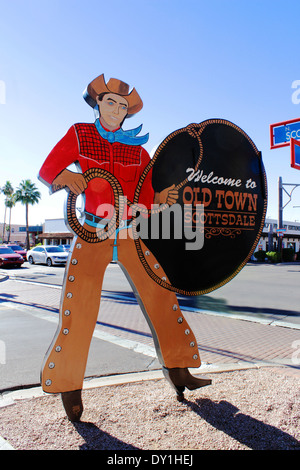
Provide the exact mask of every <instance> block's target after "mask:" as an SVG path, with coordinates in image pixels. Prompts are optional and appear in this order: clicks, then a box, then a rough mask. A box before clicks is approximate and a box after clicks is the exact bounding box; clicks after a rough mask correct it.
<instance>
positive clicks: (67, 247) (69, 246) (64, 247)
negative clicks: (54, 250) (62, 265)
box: [59, 244, 71, 251]
mask: <svg viewBox="0 0 300 470" xmlns="http://www.w3.org/2000/svg"><path fill="white" fill-rule="evenodd" d="M59 246H61V247H62V249H63V250H65V251H70V248H71V245H68V244H66V245H59Z"/></svg>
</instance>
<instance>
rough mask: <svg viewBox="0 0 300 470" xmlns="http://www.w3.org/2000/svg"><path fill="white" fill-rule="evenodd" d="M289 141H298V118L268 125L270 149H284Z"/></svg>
mask: <svg viewBox="0 0 300 470" xmlns="http://www.w3.org/2000/svg"><path fill="white" fill-rule="evenodd" d="M291 139H294V140H300V118H298V119H292V120H289V121H282V122H277V123H275V124H271V125H270V142H271V149H274V148H279V147H286V146H288V145H290V141H291Z"/></svg>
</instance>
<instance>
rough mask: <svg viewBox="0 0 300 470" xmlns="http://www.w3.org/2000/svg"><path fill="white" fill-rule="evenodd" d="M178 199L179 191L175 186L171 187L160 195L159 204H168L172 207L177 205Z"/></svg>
mask: <svg viewBox="0 0 300 470" xmlns="http://www.w3.org/2000/svg"><path fill="white" fill-rule="evenodd" d="M177 199H178V189H176V188H175V184H172V186H169V187H168V188H165V189H163V190H162V191H161V192H160V193H159V202H160V204H168V205H169V206H172V205H173V204H175V203H176V201H177Z"/></svg>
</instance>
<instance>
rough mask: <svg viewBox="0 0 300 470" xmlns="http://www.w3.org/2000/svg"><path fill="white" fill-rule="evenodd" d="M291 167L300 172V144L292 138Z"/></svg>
mask: <svg viewBox="0 0 300 470" xmlns="http://www.w3.org/2000/svg"><path fill="white" fill-rule="evenodd" d="M291 167H292V168H295V169H296V170H300V142H299V141H298V140H296V139H293V138H291Z"/></svg>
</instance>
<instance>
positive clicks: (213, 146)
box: [39, 74, 266, 421]
mask: <svg viewBox="0 0 300 470" xmlns="http://www.w3.org/2000/svg"><path fill="white" fill-rule="evenodd" d="M84 98H85V100H86V102H87V103H88V104H89V105H90V106H91V107H92V108H95V109H96V110H97V111H98V112H99V118H97V119H96V121H95V123H92V124H90V123H89V124H88V123H78V124H75V125H73V126H72V127H71V128H70V129H69V130H68V132H67V133H66V135H65V136H64V137H63V138H62V140H61V141H60V142H58V144H57V145H56V146H55V147H54V148H53V150H52V151H51V153H50V154H49V156H48V157H47V158H46V160H45V162H44V164H43V166H42V168H41V170H40V173H39V178H40V179H41V180H42V181H43V182H44V183H45V184H47V185H48V186H49V187H50V190H51V191H52V192H54V191H57V190H60V189H63V188H65V189H66V190H67V191H68V192H69V196H68V201H67V223H68V225H69V227H70V229H71V230H72V231H73V232H74V233H75V237H74V240H73V244H72V248H71V250H70V251H71V253H70V256H69V260H68V265H67V268H66V274H65V280H64V285H63V290H62V299H61V308H60V322H59V327H58V330H57V333H56V335H55V337H54V339H53V342H52V344H51V346H50V348H49V351H48V353H47V355H46V357H45V361H44V365H43V370H42V376H41V382H42V387H43V390H44V391H45V392H48V393H61V396H62V402H63V404H64V407H65V411H66V413H67V415H68V417H69V419H70V420H71V421H77V420H79V419H80V416H81V414H82V411H83V405H82V399H81V390H82V385H83V380H84V373H85V367H86V362H87V357H88V351H89V347H90V342H91V338H92V335H93V331H94V327H95V324H96V321H97V317H98V311H99V306H100V297H101V286H102V281H103V277H104V273H105V270H106V267H107V266H108V264H109V263H110V262H111V261H112V260H114V261H115V262H117V263H118V264H119V265H120V266H121V268H122V270H123V271H124V272H125V274H126V276H127V278H128V279H129V281H130V283H131V285H132V287H133V290H134V292H135V293H136V294H137V295H138V298H139V304H140V305H141V308H142V311H143V313H144V315H145V317H146V319H147V321H148V324H149V326H150V328H151V332H152V335H153V340H154V344H155V347H156V351H157V355H158V358H159V360H160V362H161V364H162V368H163V372H164V375H165V377H166V379H167V380H168V381H169V383H170V384H171V385H172V386H173V387H174V389H175V391H176V393H177V397H178V399H179V400H182V399H183V392H184V390H185V388H188V389H189V390H193V389H197V388H200V387H203V386H205V385H209V384H210V383H211V380H210V379H208V378H206V377H199V376H197V377H195V376H192V375H191V374H190V372H189V370H188V368H190V367H192V368H196V367H199V366H200V364H201V361H200V356H199V352H198V346H197V340H196V338H195V335H194V334H193V332H192V330H191V328H190V326H189V325H188V324H187V322H186V320H185V318H184V316H183V314H182V312H181V310H180V306H179V303H178V300H177V296H176V294H182V295H201V294H203V293H207V292H210V291H211V290H213V289H216V288H217V287H219V286H221V285H223V284H224V283H226V282H228V281H229V280H230V279H231V278H232V277H233V276H235V275H236V274H237V273H238V272H239V270H240V269H241V268H242V267H243V266H244V265H245V264H246V262H247V260H248V258H249V256H251V254H252V252H253V251H254V249H255V246H256V244H257V242H258V240H259V237H260V233H261V230H262V227H263V222H264V217H265V211H266V178H265V173H264V169H263V164H262V160H261V155H260V152H258V150H257V149H256V147H255V145H254V144H253V142H252V141H251V139H250V138H249V137H248V136H247V135H246V134H245V133H244V132H243V131H242V130H241V129H239V128H238V127H237V126H235V125H234V124H232V123H230V122H228V121H225V120H210V121H205V122H204V123H201V124H190V125H188V126H187V127H186V128H183V129H180V130H178V131H175V132H174V133H172V134H171V135H170V136H168V137H167V138H166V139H165V140H164V142H162V144H161V145H160V146H159V147H158V149H157V150H156V152H155V155H154V157H153V158H152V159H150V157H149V155H148V153H147V151H146V150H145V149H144V148H143V145H144V144H145V143H146V142H147V140H148V135H144V136H139V135H138V134H139V133H140V131H141V126H140V127H138V128H137V129H132V130H128V131H126V130H123V129H122V124H123V122H124V120H125V119H126V118H128V117H130V116H132V115H134V114H136V113H138V112H139V111H140V110H141V109H142V106H143V103H142V100H141V98H140V96H139V94H138V93H137V91H136V90H135V88H134V89H132V91H130V90H129V86H128V85H127V84H126V83H124V82H123V81H121V80H118V79H114V78H111V79H110V80H108V82H107V83H106V81H105V78H104V75H103V74H102V75H100V76H99V77H97V78H95V79H94V80H93V81H92V82H91V83H90V84H89V85H88V87H87V89H86V91H85V93H84ZM73 163H76V165H77V167H78V172H74V171H70V170H69V169H68V167H69V166H70V165H71V164H73ZM79 194H84V199H85V209H84V221H83V222H80V221H79V220H78V219H77V216H76V209H75V203H76V198H77V196H78V195H79ZM175 209H176V210H175ZM171 212H172V214H173V219H172V218H171V215H172V214H171ZM166 221H167V222H166ZM172 221H173V222H174V223H173V222H172ZM216 247H218V248H216ZM217 250H218V251H217Z"/></svg>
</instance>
